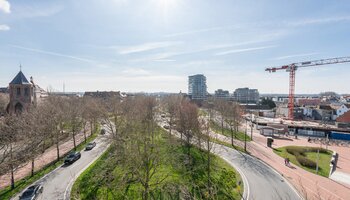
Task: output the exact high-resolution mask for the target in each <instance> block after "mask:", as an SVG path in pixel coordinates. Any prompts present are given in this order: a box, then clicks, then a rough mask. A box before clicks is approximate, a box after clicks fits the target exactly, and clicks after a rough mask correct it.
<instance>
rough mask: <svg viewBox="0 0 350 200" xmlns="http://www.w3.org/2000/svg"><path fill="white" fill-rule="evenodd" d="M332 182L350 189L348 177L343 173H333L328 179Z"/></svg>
mask: <svg viewBox="0 0 350 200" xmlns="http://www.w3.org/2000/svg"><path fill="white" fill-rule="evenodd" d="M330 178H331V179H332V180H334V181H337V182H341V183H344V184H346V185H347V186H348V187H349V188H350V175H349V174H347V173H344V172H338V171H335V172H333V174H332V175H331V177H330Z"/></svg>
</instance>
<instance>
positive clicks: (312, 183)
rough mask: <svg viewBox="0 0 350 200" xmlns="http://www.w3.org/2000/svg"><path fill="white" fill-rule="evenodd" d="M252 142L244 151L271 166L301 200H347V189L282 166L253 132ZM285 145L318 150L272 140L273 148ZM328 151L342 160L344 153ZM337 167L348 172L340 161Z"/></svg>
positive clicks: (300, 142)
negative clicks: (291, 186) (297, 192)
mask: <svg viewBox="0 0 350 200" xmlns="http://www.w3.org/2000/svg"><path fill="white" fill-rule="evenodd" d="M212 134H214V133H212ZM216 138H217V139H219V140H222V141H225V142H229V143H230V142H231V139H230V138H228V137H222V136H217V137H216ZM253 140H254V141H252V142H249V143H248V145H247V148H248V151H249V152H250V153H251V155H253V156H255V157H257V158H259V159H260V160H262V161H263V162H265V163H267V164H268V165H269V166H271V167H272V168H273V169H275V170H276V171H277V172H278V173H280V174H282V175H283V176H284V177H285V178H286V179H287V180H288V181H289V182H290V183H291V184H292V185H293V186H294V187H295V188H296V189H297V190H298V191H299V194H300V195H301V196H303V197H304V198H305V199H312V200H314V199H315V200H316V199H317V200H319V199H321V200H326V199H327V200H328V199H332V200H333V199H341V200H348V199H350V187H347V186H346V185H342V184H340V183H337V182H335V181H333V180H331V179H329V178H325V177H321V176H318V175H315V174H313V173H310V172H308V171H306V170H304V169H302V168H300V167H298V166H295V165H293V164H291V167H287V166H285V164H284V159H283V158H281V157H280V156H278V155H276V154H275V153H273V150H272V149H271V148H268V147H266V138H265V137H264V136H262V135H260V134H259V133H258V132H257V131H254V134H253ZM235 144H236V145H239V146H242V147H243V145H244V143H243V142H241V141H235ZM287 145H299V146H306V145H311V146H319V145H318V144H310V143H308V142H307V141H306V139H297V140H295V139H292V138H290V140H286V139H281V140H279V139H275V140H274V144H273V148H278V147H281V146H287ZM329 148H330V149H332V150H333V149H334V150H336V151H337V152H339V154H342V155H341V156H342V157H346V156H344V154H343V153H342V152H344V149H339V148H338V147H329ZM347 159H349V158H347ZM342 160H343V159H342ZM339 164H340V166H342V169H345V170H346V171H347V170H348V167H347V166H348V165H349V162H345V161H344V162H343V161H340V162H339Z"/></svg>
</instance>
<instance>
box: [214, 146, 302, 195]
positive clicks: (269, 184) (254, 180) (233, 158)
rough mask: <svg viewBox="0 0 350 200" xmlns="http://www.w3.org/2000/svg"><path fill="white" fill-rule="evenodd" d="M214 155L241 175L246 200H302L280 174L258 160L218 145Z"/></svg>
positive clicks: (215, 147)
mask: <svg viewBox="0 0 350 200" xmlns="http://www.w3.org/2000/svg"><path fill="white" fill-rule="evenodd" d="M213 153H215V154H216V155H218V156H220V157H221V158H223V159H224V160H226V161H227V162H228V163H229V164H231V165H232V166H233V167H234V168H235V169H236V170H237V171H238V172H239V173H240V174H241V176H242V178H243V182H244V187H245V189H246V191H245V192H246V194H245V195H246V199H250V200H253V199H254V200H260V199H261V200H266V199H270V200H274V199H276V200H277V199H283V200H295V199H301V198H300V196H299V195H298V193H297V192H296V191H295V190H294V188H293V187H292V186H291V185H290V184H289V183H287V182H286V180H285V179H284V178H283V177H282V176H281V175H280V174H278V173H277V172H275V171H274V170H273V169H272V168H270V167H269V166H267V165H266V164H265V163H263V162H261V161H260V160H258V159H257V158H255V157H252V156H249V155H247V154H243V153H240V152H238V151H236V150H234V149H232V148H229V147H226V146H223V145H218V144H213Z"/></svg>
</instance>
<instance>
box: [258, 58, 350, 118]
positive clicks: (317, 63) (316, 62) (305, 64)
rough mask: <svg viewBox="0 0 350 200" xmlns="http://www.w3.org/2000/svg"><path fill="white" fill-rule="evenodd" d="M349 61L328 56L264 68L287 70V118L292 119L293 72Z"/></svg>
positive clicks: (348, 60)
mask: <svg viewBox="0 0 350 200" xmlns="http://www.w3.org/2000/svg"><path fill="white" fill-rule="evenodd" d="M347 62H350V57H339V58H328V59H321V60H313V61H305V62H298V63H292V64H288V65H283V66H279V67H270V68H266V69H265V71H268V72H270V73H271V72H276V71H279V70H286V72H289V95H288V118H289V119H291V120H294V94H295V72H296V71H297V69H299V68H302V67H312V66H320V65H331V64H340V63H347Z"/></svg>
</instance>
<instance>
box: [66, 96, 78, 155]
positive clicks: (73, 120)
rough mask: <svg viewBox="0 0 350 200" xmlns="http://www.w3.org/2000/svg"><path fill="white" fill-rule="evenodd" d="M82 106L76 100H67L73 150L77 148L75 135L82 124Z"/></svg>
mask: <svg viewBox="0 0 350 200" xmlns="http://www.w3.org/2000/svg"><path fill="white" fill-rule="evenodd" d="M81 113H82V104H81V100H80V99H78V98H70V99H69V100H68V112H67V114H68V124H69V126H70V128H71V133H72V138H73V145H74V150H76V148H77V144H76V138H75V137H76V134H77V133H78V132H79V131H80V128H81V124H82V117H81V116H82V115H81Z"/></svg>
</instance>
